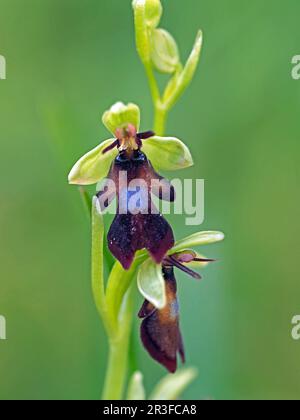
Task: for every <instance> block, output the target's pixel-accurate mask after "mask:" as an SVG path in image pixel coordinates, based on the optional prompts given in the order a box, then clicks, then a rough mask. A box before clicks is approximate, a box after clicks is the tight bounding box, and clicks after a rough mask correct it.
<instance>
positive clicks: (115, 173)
mask: <svg viewBox="0 0 300 420" xmlns="http://www.w3.org/2000/svg"><path fill="white" fill-rule="evenodd" d="M103 123H104V125H105V126H106V127H107V128H108V130H110V131H111V132H112V133H113V134H114V136H115V138H113V139H110V140H106V141H104V142H103V143H101V144H100V145H99V146H97V147H96V148H95V149H93V150H92V151H91V152H89V153H87V154H86V155H84V156H83V157H82V158H81V159H80V160H79V161H78V162H77V163H76V164H75V166H74V167H73V169H72V170H71V172H70V175H69V182H70V184H77V185H91V184H96V183H99V182H100V181H102V180H103V179H104V178H105V179H106V181H105V182H104V185H103V187H102V188H101V191H100V192H98V198H99V201H100V204H101V208H102V210H103V209H104V208H106V207H108V205H109V204H110V203H111V201H112V200H113V199H114V197H115V196H117V199H118V207H117V214H116V217H115V219H114V222H113V223H112V225H111V228H110V230H109V233H108V245H109V248H110V251H111V252H112V254H113V255H114V256H115V257H116V258H117V259H118V260H119V261H120V263H121V264H122V265H123V267H124V268H125V269H129V268H130V266H131V264H132V262H133V260H134V256H135V253H136V251H138V250H141V249H144V248H145V249H147V250H148V251H149V253H150V255H151V256H152V257H153V259H154V261H155V262H157V263H161V262H162V260H163V258H164V257H165V255H166V253H167V252H168V251H169V249H171V248H172V247H173V245H174V237H173V232H172V229H171V227H170V225H169V224H168V222H167V221H166V220H165V219H164V218H163V216H162V215H161V214H160V213H159V212H158V211H157V209H156V208H155V206H154V204H153V202H152V199H151V195H152V194H155V195H157V196H158V197H159V198H160V199H163V200H169V201H174V199H175V193H174V189H173V187H172V185H171V184H170V183H169V182H168V181H167V180H166V179H164V178H163V177H161V176H160V175H159V174H158V173H157V172H156V170H160V169H161V170H176V169H181V168H187V167H189V166H191V165H193V160H192V157H191V154H190V152H189V149H188V148H187V147H186V146H185V145H184V144H183V143H182V142H181V141H180V140H178V139H177V138H173V137H157V136H155V135H154V133H153V132H152V131H147V132H143V133H139V126H140V110H139V108H138V107H137V106H136V105H134V104H128V105H124V104H123V103H117V104H115V105H114V106H113V107H112V108H111V109H110V110H109V111H107V112H105V113H104V115H103ZM142 148H143V152H142V151H141V149H142ZM152 165H153V166H152ZM154 168H155V169H154ZM136 180H139V181H140V182H139V184H138V185H137V190H139V197H140V199H139V200H136V201H134V200H132V198H133V197H132V195H133V192H132V191H130V189H129V188H128V185H129V184H130V183H132V182H133V183H134V182H135V181H136ZM137 190H136V191H137ZM137 201H138V202H139V204H137ZM132 202H133V203H134V204H132Z"/></svg>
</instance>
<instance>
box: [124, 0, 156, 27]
mask: <svg viewBox="0 0 300 420" xmlns="http://www.w3.org/2000/svg"><path fill="white" fill-rule="evenodd" d="M132 7H133V10H136V9H137V8H138V7H143V8H144V16H145V20H146V25H147V26H148V27H149V28H156V27H157V26H158V24H159V22H160V19H161V16H162V13H163V8H162V5H161V2H160V0H133V2H132Z"/></svg>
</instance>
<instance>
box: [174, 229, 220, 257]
mask: <svg viewBox="0 0 300 420" xmlns="http://www.w3.org/2000/svg"><path fill="white" fill-rule="evenodd" d="M224 238H225V235H224V233H222V232H218V231H204V232H198V233H195V234H194V235H191V236H188V237H187V238H184V239H181V240H180V241H178V242H176V244H175V246H174V247H173V249H171V251H170V252H169V254H170V255H171V254H173V253H175V252H181V251H184V250H185V249H187V248H193V247H195V246H201V245H209V244H213V243H216V242H220V241H223V239H224Z"/></svg>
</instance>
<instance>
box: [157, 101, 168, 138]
mask: <svg viewBox="0 0 300 420" xmlns="http://www.w3.org/2000/svg"><path fill="white" fill-rule="evenodd" d="M167 115H168V112H167V110H166V109H165V108H164V107H163V106H162V105H155V115H154V132H155V134H156V135H157V136H161V137H163V136H164V134H165V131H166V121H167Z"/></svg>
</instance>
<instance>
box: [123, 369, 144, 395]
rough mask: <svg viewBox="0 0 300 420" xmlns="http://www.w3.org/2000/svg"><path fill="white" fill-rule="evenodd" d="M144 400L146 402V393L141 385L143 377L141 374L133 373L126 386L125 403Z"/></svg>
mask: <svg viewBox="0 0 300 420" xmlns="http://www.w3.org/2000/svg"><path fill="white" fill-rule="evenodd" d="M144 400H146V392H145V388H144V384H143V375H142V373H141V372H135V373H134V374H133V375H132V377H131V379H130V382H129V385H128V391H127V401H144Z"/></svg>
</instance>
